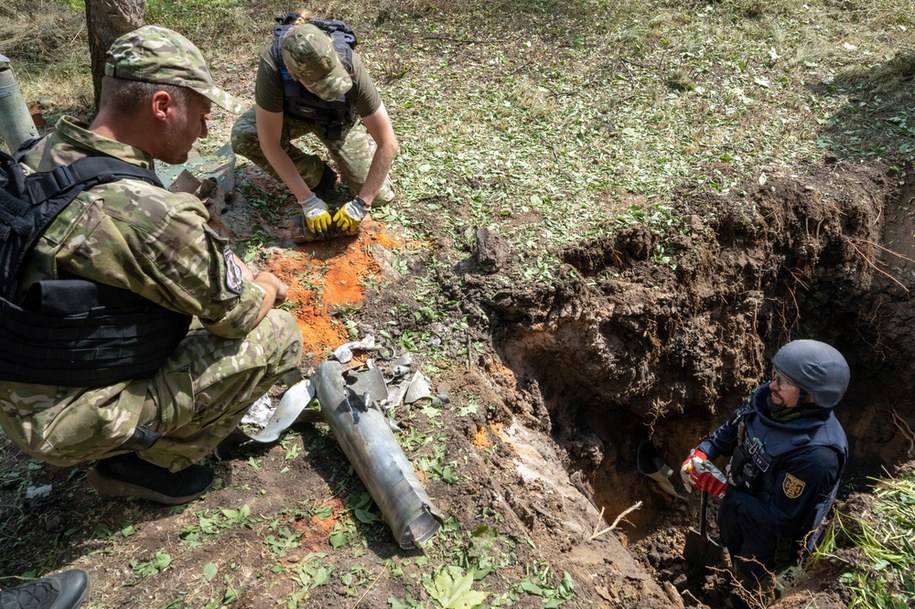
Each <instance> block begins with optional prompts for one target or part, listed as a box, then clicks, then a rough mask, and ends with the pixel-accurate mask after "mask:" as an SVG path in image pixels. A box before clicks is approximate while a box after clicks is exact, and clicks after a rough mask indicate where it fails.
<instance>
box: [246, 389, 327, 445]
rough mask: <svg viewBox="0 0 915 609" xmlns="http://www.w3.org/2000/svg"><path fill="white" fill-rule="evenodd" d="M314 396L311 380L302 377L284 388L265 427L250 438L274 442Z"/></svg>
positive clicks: (257, 440) (261, 441) (266, 442)
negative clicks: (284, 391) (278, 402)
mask: <svg viewBox="0 0 915 609" xmlns="http://www.w3.org/2000/svg"><path fill="white" fill-rule="evenodd" d="M314 397H315V390H314V386H312V384H311V380H310V379H304V380H302V381H299V382H298V383H296V384H295V385H293V386H292V387H290V388H289V389H287V390H286V393H284V394H283V398H282V399H281V400H280V405H279V406H277V407H276V411H275V412H274V413H273V416H272V417H270V420H269V421H268V422H267V425H266V427H264V428H263V429H262V430H261V432H260V433H258V434H257V435H255V436H251V439H252V440H254V441H255V442H260V443H262V444H269V443H271V442H276V441H277V440H278V439H279V438H280V434H282V433H283V432H284V431H286V430H287V429H288V428H289V426H290V425H292V424H293V423H295V421H296V419H297V418H299V415H300V414H301V413H302V411H303V410H305V407H306V406H308V404H309V403H310V402H311V400H312V398H314Z"/></svg>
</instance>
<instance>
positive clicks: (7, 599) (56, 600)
mask: <svg viewBox="0 0 915 609" xmlns="http://www.w3.org/2000/svg"><path fill="white" fill-rule="evenodd" d="M88 588H89V576H88V575H86V573H85V571H80V570H79V569H73V570H71V571H64V572H62V573H57V574H56V575H48V576H47V577H42V578H40V579H34V580H32V581H30V582H25V583H24V584H19V585H18V586H16V587H15V588H11V589H10V590H2V591H0V609H76V608H77V607H79V606H80V605H81V604H82V603H83V599H84V598H85V597H86V590H88Z"/></svg>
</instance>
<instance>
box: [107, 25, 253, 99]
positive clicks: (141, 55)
mask: <svg viewBox="0 0 915 609" xmlns="http://www.w3.org/2000/svg"><path fill="white" fill-rule="evenodd" d="M105 74H106V75H108V76H111V77H113V78H119V79H121V80H139V81H142V82H148V83H153V84H162V85H175V86H178V87H187V88H188V89H191V90H193V91H196V92H197V93H200V94H201V95H203V96H204V97H206V98H208V99H209V100H210V101H212V102H213V103H215V104H217V105H219V106H221V107H223V108H225V109H226V110H228V111H230V112H234V113H235V114H240V113H241V112H243V111H244V110H245V107H244V106H243V105H242V104H241V103H240V102H239V101H238V100H237V99H235V98H234V97H232V96H231V95H229V94H228V93H226V92H225V91H223V90H222V89H220V88H219V87H217V86H216V84H215V83H214V82H213V77H212V76H211V75H210V70H209V68H207V63H206V60H205V59H204V58H203V55H202V54H201V53H200V49H198V48H197V47H196V46H194V43H193V42H191V41H190V40H188V39H187V38H185V37H184V36H182V35H181V34H179V33H178V32H174V31H172V30H169V29H167V28H164V27H159V26H157V25H145V26H143V27H141V28H139V29H136V30H134V31H132V32H129V33H127V34H124V35H123V36H121V37H120V38H118V39H117V40H115V41H114V42H113V43H112V45H111V48H110V49H108V57H107V59H106V61H105Z"/></svg>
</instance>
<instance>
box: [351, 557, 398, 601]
mask: <svg viewBox="0 0 915 609" xmlns="http://www.w3.org/2000/svg"><path fill="white" fill-rule="evenodd" d="M389 565H390V563H387V562H386V563H384V568H382V569H381V571H379V572H378V575H377V576H376V577H375V579H374V580H372V583H371V584H369V587H368V588H366V589H365V592H363V593H362V596H360V597H359V600H358V601H356V604H355V605H353V609H356V607H358V606H359V603H361V602H362V600H363V599H364V598H365V595H366V594H368V593H369V592H371V591H372V588H374V587H375V584H377V583H378V580H379V579H381V576H382V575H384V574H385V573H387V572H388V566H389Z"/></svg>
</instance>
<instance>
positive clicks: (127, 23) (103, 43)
mask: <svg viewBox="0 0 915 609" xmlns="http://www.w3.org/2000/svg"><path fill="white" fill-rule="evenodd" d="M145 15H146V0H86V27H87V30H88V32H89V53H90V55H91V58H92V88H93V91H94V93H95V108H96V110H98V104H99V96H100V95H101V92H102V77H103V76H104V75H105V54H106V53H107V52H108V47H110V46H111V43H112V42H114V41H115V40H116V39H117V38H118V36H120V35H121V34H126V33H127V32H131V31H133V30H135V29H137V28H138V27H140V26H142V25H143V19H144V17H145Z"/></svg>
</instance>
